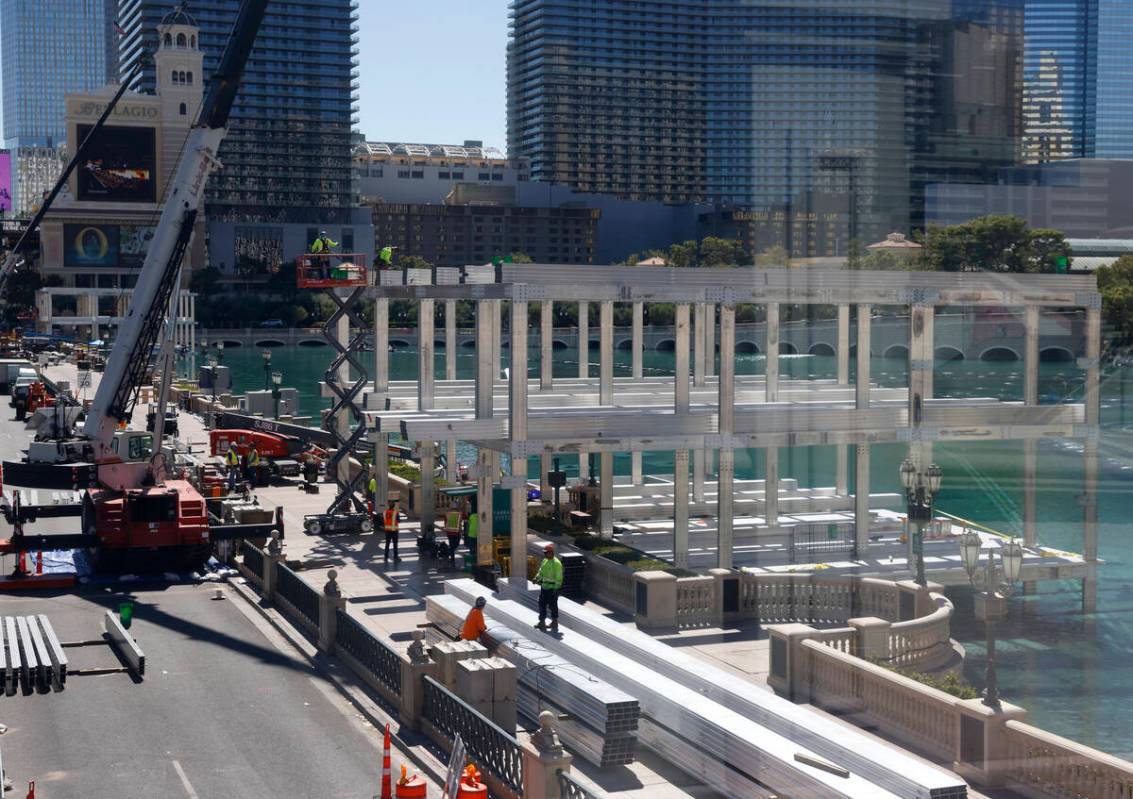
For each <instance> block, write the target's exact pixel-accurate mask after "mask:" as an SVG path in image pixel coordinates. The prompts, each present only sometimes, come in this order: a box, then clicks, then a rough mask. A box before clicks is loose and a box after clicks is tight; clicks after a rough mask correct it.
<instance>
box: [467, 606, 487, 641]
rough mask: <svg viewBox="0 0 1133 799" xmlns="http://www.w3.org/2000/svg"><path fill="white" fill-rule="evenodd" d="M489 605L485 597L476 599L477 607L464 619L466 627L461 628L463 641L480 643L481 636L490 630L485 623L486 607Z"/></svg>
mask: <svg viewBox="0 0 1133 799" xmlns="http://www.w3.org/2000/svg"><path fill="white" fill-rule="evenodd" d="M487 604H488V600H486V599H484V597H482V596H478V597H476V606H475V607H474V608H472V609H471V610H470V611H468V615H467V616H465V617H464V626H463V627H461V628H460V640H461V641H478V640H480V635H481V634H482V633H484V631H486V630H487V629H488V625H487V624H485V623H484V606H485V605H487Z"/></svg>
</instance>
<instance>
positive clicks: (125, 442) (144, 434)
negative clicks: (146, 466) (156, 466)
mask: <svg viewBox="0 0 1133 799" xmlns="http://www.w3.org/2000/svg"><path fill="white" fill-rule="evenodd" d="M110 449H111V450H113V451H114V454H115V455H117V456H118V457H119V458H121V459H122V460H124V461H127V462H131V463H133V462H138V461H148V460H149V459H150V458H152V457H153V433H150V432H149V431H147V430H118V431H116V432H115V433H114V440H113V441H111V442H110Z"/></svg>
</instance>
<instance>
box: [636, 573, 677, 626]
mask: <svg viewBox="0 0 1133 799" xmlns="http://www.w3.org/2000/svg"><path fill="white" fill-rule="evenodd" d="M633 584H634V596H635V600H634V616H633V620H634V622H636V623H637V626H638V628H639V629H641V630H649V631H651V632H672V631H675V630H676V629H677V578H676V577H675V576H674V575H672V574H669V573H668V572H661V571H655V572H637V573H636V574H634V575H633Z"/></svg>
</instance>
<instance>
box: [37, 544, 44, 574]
mask: <svg viewBox="0 0 1133 799" xmlns="http://www.w3.org/2000/svg"><path fill="white" fill-rule="evenodd" d="M35 573H36V574H43V550H42V549H41V550H39V551H38V552H36V553H35Z"/></svg>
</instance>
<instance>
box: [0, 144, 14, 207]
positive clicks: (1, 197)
mask: <svg viewBox="0 0 1133 799" xmlns="http://www.w3.org/2000/svg"><path fill="white" fill-rule="evenodd" d="M11 212H12V154H11V153H8V152H2V153H0V214H10V213H11Z"/></svg>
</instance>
